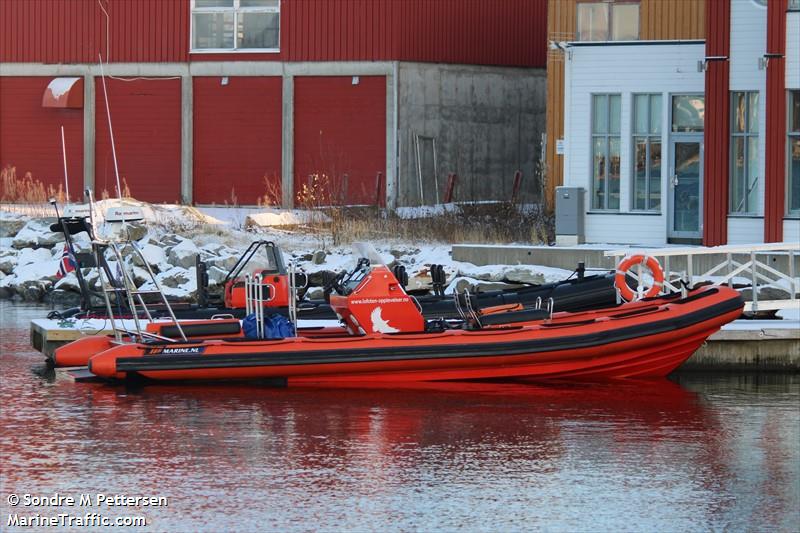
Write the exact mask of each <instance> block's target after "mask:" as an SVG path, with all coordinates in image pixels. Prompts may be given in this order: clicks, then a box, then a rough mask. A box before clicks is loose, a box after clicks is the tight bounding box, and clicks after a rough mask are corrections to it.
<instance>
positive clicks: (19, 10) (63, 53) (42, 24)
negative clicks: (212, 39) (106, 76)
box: [0, 0, 189, 63]
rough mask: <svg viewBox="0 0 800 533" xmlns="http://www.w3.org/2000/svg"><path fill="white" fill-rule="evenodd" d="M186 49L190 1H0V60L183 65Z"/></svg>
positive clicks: (186, 53)
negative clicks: (173, 62) (102, 61)
mask: <svg viewBox="0 0 800 533" xmlns="http://www.w3.org/2000/svg"><path fill="white" fill-rule="evenodd" d="M101 3H102V6H103V7H104V8H105V10H106V12H107V13H108V19H106V16H105V14H104V13H103V10H102V9H101V7H100V4H101ZM107 21H108V26H106V22H107ZM106 29H107V30H108V31H106ZM106 35H108V37H109V38H108V39H106ZM188 46H189V0H100V2H98V0H0V62H4V61H7V62H34V63H96V62H97V61H98V53H102V54H103V56H104V59H106V60H107V61H116V62H130V63H134V62H153V61H156V62H158V61H186V60H187V58H188V55H189V54H188Z"/></svg>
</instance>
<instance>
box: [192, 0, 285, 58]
mask: <svg viewBox="0 0 800 533" xmlns="http://www.w3.org/2000/svg"><path fill="white" fill-rule="evenodd" d="M281 2H282V0H278V3H277V7H259V6H255V7H241V0H233V6H232V7H196V0H191V1H190V4H189V8H190V9H189V53H190V54H254V53H255V54H277V53H280V51H281ZM195 13H199V14H204V13H209V14H211V13H232V14H233V48H195V47H194V15H195ZM241 13H245V14H246V13H276V14H277V15H278V46H277V47H275V48H239V43H238V40H239V39H238V32H239V15H240V14H241Z"/></svg>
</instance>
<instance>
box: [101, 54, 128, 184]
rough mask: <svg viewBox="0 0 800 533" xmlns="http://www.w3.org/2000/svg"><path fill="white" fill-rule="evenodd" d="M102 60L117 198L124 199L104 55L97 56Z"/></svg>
mask: <svg viewBox="0 0 800 533" xmlns="http://www.w3.org/2000/svg"><path fill="white" fill-rule="evenodd" d="M97 56H98V57H99V58H100V79H101V80H102V82H103V95H104V96H105V101H106V118H108V134H109V136H110V137H111V156H112V158H113V159H114V175H115V177H116V178H117V198H119V199H120V200H121V199H122V188H121V187H120V185H119V166H118V165H117V147H116V146H115V143H114V128H112V127H111V108H110V107H109V106H108V89H107V88H106V75H105V71H104V70H103V54H97Z"/></svg>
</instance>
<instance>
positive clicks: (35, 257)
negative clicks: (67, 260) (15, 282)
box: [16, 248, 61, 269]
mask: <svg viewBox="0 0 800 533" xmlns="http://www.w3.org/2000/svg"><path fill="white" fill-rule="evenodd" d="M60 252H61V251H59V258H60V256H61V253H60ZM51 259H53V255H52V254H51V252H50V250H48V249H47V248H23V249H22V250H20V251H19V255H17V266H16V268H17V269H19V268H20V267H25V266H28V265H30V264H33V263H39V262H43V261H49V260H51ZM56 268H58V267H56Z"/></svg>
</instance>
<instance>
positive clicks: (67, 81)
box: [47, 78, 80, 100]
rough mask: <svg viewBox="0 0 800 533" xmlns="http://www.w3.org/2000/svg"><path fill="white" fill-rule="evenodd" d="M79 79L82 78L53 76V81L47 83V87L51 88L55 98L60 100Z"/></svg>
mask: <svg viewBox="0 0 800 533" xmlns="http://www.w3.org/2000/svg"><path fill="white" fill-rule="evenodd" d="M78 80H80V78H53V81H51V82H50V83H48V84H47V88H48V89H50V93H52V95H53V98H55V99H56V100H58V99H59V98H61V96H63V95H64V94H66V93H67V91H69V90H70V89H71V88H72V86H73V85H75V84H76V83H77V82H78Z"/></svg>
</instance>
